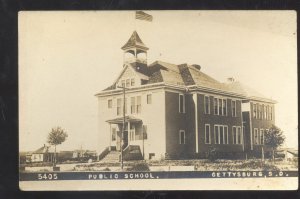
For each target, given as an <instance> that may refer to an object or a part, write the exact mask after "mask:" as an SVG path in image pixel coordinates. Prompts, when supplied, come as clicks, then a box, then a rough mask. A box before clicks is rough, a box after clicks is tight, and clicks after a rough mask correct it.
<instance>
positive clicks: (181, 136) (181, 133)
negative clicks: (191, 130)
mask: <svg viewBox="0 0 300 199" xmlns="http://www.w3.org/2000/svg"><path fill="white" fill-rule="evenodd" d="M179 144H185V131H184V130H180V131H179Z"/></svg>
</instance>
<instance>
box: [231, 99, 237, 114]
mask: <svg viewBox="0 0 300 199" xmlns="http://www.w3.org/2000/svg"><path fill="white" fill-rule="evenodd" d="M236 101H237V100H231V117H237V114H236ZM233 102H234V103H235V109H234V115H233V106H232V104H233Z"/></svg>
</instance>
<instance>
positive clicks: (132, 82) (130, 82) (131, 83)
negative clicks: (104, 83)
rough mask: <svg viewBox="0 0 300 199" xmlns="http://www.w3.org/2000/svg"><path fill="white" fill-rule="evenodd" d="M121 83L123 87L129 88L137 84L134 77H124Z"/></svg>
mask: <svg viewBox="0 0 300 199" xmlns="http://www.w3.org/2000/svg"><path fill="white" fill-rule="evenodd" d="M120 84H121V85H120V86H122V87H126V88H129V87H132V86H135V79H134V78H131V79H123V80H121V83H120Z"/></svg>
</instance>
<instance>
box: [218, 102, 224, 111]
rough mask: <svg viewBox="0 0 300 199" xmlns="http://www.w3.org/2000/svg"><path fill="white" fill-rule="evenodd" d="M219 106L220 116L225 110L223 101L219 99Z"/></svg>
mask: <svg viewBox="0 0 300 199" xmlns="http://www.w3.org/2000/svg"><path fill="white" fill-rule="evenodd" d="M218 105H219V115H222V110H223V108H222V105H223V104H222V99H219V103H218Z"/></svg>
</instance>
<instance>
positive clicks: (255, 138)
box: [254, 128, 259, 144]
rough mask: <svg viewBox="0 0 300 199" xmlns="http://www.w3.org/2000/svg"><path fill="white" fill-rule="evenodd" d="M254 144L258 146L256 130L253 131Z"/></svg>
mask: <svg viewBox="0 0 300 199" xmlns="http://www.w3.org/2000/svg"><path fill="white" fill-rule="evenodd" d="M254 144H259V137H258V129H257V128H255V129H254Z"/></svg>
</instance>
